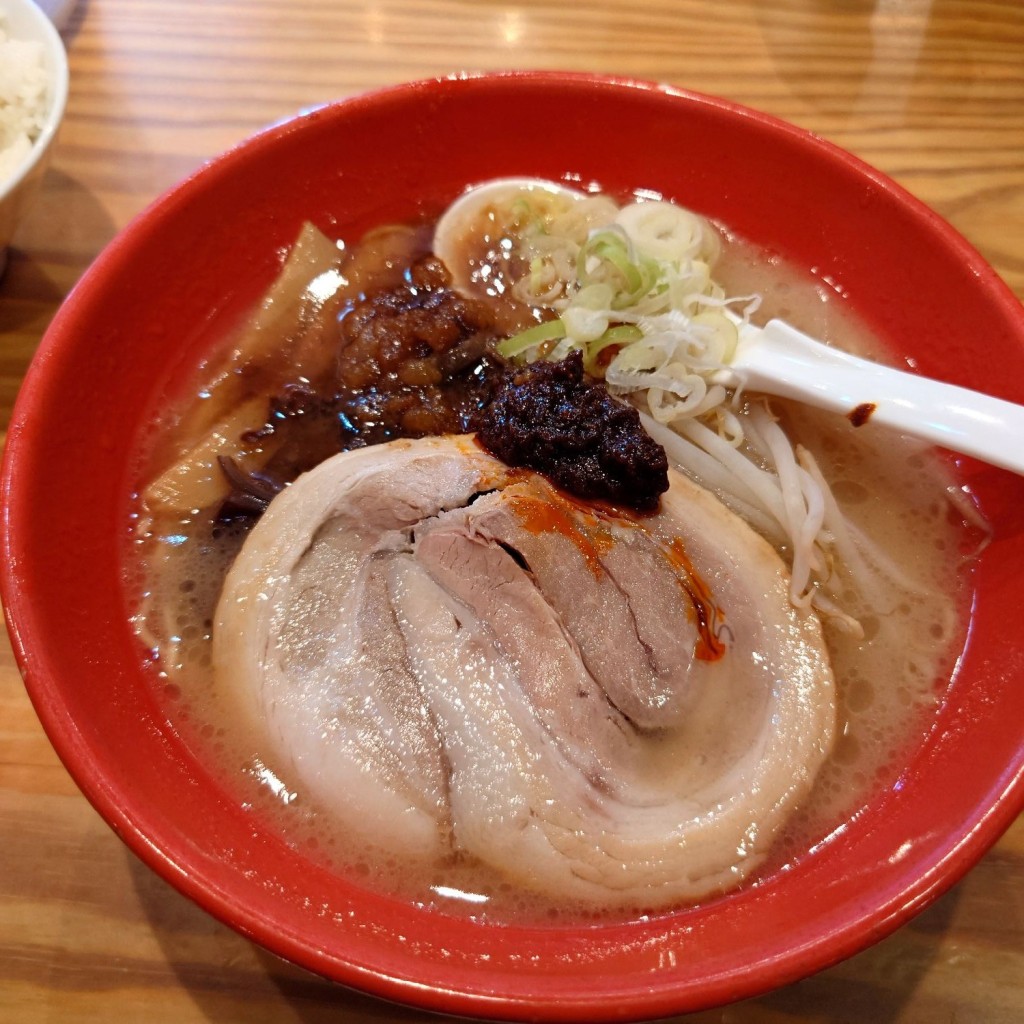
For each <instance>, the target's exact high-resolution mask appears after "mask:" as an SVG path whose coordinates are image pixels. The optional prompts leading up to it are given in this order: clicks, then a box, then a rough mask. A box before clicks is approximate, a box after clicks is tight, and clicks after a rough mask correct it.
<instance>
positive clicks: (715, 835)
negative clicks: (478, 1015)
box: [214, 437, 835, 907]
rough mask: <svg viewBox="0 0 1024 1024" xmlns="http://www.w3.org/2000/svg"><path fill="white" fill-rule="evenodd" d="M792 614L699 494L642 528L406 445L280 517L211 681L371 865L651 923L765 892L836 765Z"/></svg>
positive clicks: (299, 498) (449, 450) (809, 618)
mask: <svg viewBox="0 0 1024 1024" xmlns="http://www.w3.org/2000/svg"><path fill="white" fill-rule="evenodd" d="M787 587H788V580H787V577H786V572H785V569H784V567H783V565H782V563H781V561H780V560H779V558H778V557H777V555H776V554H775V552H774V551H773V550H772V549H771V548H770V547H769V546H768V545H767V544H766V543H765V542H764V541H763V540H762V539H761V538H760V537H758V536H757V535H756V534H754V533H753V532H752V531H751V530H750V529H749V527H747V526H746V525H745V524H744V523H742V522H741V521H740V520H739V519H738V518H736V517H735V516H734V515H732V514H731V513H730V512H729V511H728V510H727V509H725V508H724V507H723V506H722V505H721V503H720V502H718V501H717V499H715V498H714V497H713V496H712V495H710V494H709V493H708V492H706V491H704V490H702V489H701V488H699V487H697V486H695V485H694V484H692V483H690V482H689V481H688V480H686V479H684V478H683V477H681V476H678V475H674V474H673V476H672V482H671V488H670V490H669V491H668V492H667V493H666V494H665V495H664V496H663V498H662V506H661V510H660V511H659V512H658V513H657V514H656V515H653V516H646V517H634V516H631V515H627V514H621V513H620V512H618V511H616V510H613V509H609V508H600V507H596V506H590V505H586V504H582V503H579V502H577V501H575V500H573V499H570V498H568V497H566V496H565V495H562V494H560V493H559V492H556V491H555V490H554V489H553V488H552V487H551V486H550V485H549V484H548V483H547V482H546V481H545V480H544V479H543V478H542V477H540V476H537V475H535V474H532V473H530V472H524V471H521V470H510V469H508V468H507V467H505V466H504V465H502V464H501V463H500V462H497V461H496V460H494V459H492V458H490V457H489V456H488V455H486V454H485V453H483V452H482V451H481V450H480V449H479V448H478V447H477V446H476V445H475V444H474V442H473V441H472V439H471V438H468V437H449V438H430V439H425V440H422V441H397V442H394V443H391V444H387V445H381V446H376V447H372V448H366V449H360V450H357V451H354V452H348V453H344V454H342V455H338V456H335V457H334V458H332V459H329V460H328V461H327V462H325V463H323V464H322V465H320V466H319V467H317V468H316V469H315V470H313V471H312V472H310V473H308V474H306V475H305V476H303V477H300V478H299V479H298V480H297V481H296V482H295V483H294V484H293V485H292V486H291V487H289V488H288V489H287V490H286V491H284V492H283V493H282V494H281V495H279V496H278V497H277V498H275V499H274V501H273V502H272V503H271V506H270V508H269V510H268V511H267V513H266V514H265V515H264V516H263V518H262V519H261V520H260V522H259V523H258V524H257V525H256V527H255V529H254V530H253V532H252V534H251V535H250V537H249V538H248V540H247V541H246V543H245V546H244V547H243V549H242V552H241V554H240V555H239V557H238V559H237V561H236V563H235V565H234V567H233V568H232V570H231V572H230V574H229V575H228V578H227V581H226V583H225V587H224V592H223V595H222V598H221V601H220V604H219V607H218V610H217V621H216V624H215V634H214V658H215V666H216V671H217V676H218V684H219V685H220V686H221V687H223V688H225V689H227V690H229V691H230V692H231V693H232V694H233V695H234V696H235V698H236V699H237V701H238V705H239V708H240V709H241V710H242V712H243V713H244V714H245V715H247V716H248V717H249V720H250V722H251V724H252V725H253V727H254V728H255V729H256V730H257V732H258V734H259V735H262V736H263V737H264V738H265V742H266V746H267V756H266V758H265V759H266V760H268V762H270V763H273V764H274V766H275V767H276V769H277V770H278V772H279V774H281V775H282V777H283V778H285V779H286V780H287V781H288V782H289V784H290V785H291V786H293V787H294V788H296V789H298V790H300V791H301V792H304V793H305V794H306V795H307V796H308V797H310V798H311V799H313V800H314V801H315V802H316V803H317V804H318V805H319V806H320V807H322V808H324V809H325V810H326V811H327V812H329V813H331V814H333V815H336V816H337V817H338V818H339V819H340V820H341V821H343V822H346V823H348V824H349V825H350V827H351V828H353V829H358V830H361V831H362V832H363V833H364V834H366V835H367V837H368V838H372V839H373V840H374V841H375V842H377V843H379V844H383V845H384V846H385V847H388V848H390V849H392V850H394V851H396V852H398V853H401V854H403V855H406V856H409V857H411V858H422V857H440V856H443V855H445V854H448V853H451V852H452V851H458V852H460V853H462V854H463V855H466V856H470V857H474V858H477V859H479V860H480V861H483V862H484V863H486V864H488V865H489V866H491V867H492V868H493V869H494V870H495V871H496V872H498V873H499V874H500V875H502V876H505V877H507V878H510V879H513V880H515V881H516V882H517V883H518V884H520V885H522V886H524V887H526V888H528V889H531V890H535V891H539V892H542V893H548V894H551V895H553V896H557V897H567V898H576V899H582V900H587V901H592V902H595V903H603V904H606V905H609V904H611V905H614V904H620V905H624V904H632V905H642V906H648V907H653V906H659V905H665V904H667V903H671V902H678V901H684V900H693V899H699V898H701V897H703V896H705V895H707V894H709V893H712V892H716V891H720V890H722V889H724V888H727V887H729V886H731V885H734V884H736V883H737V882H738V881H739V880H741V879H742V878H743V877H745V876H746V875H747V874H748V873H749V872H750V870H751V869H752V868H753V867H754V866H756V865H757V863H758V862H759V861H760V860H761V859H762V858H763V856H764V854H765V853H766V851H767V850H768V848H769V847H770V845H771V842H772V840H773V838H774V836H775V835H776V834H777V833H778V831H779V829H780V828H781V827H782V826H783V825H784V823H785V821H786V820H787V818H788V816H789V814H790V813H791V811H792V810H793V809H794V807H795V806H796V805H797V804H798V803H799V801H800V800H801V799H802V798H803V797H804V796H805V794H806V793H807V791H808V790H809V788H810V786H811V783H812V781H813V779H814V776H815V773H816V772H817V770H818V768H819V766H820V764H821V763H822V761H823V760H824V758H825V756H826V755H827V752H828V750H829V748H830V746H831V742H832V733H833V727H834V719H835V709H834V692H833V681H832V675H831V670H830V668H829V663H828V657H827V654H826V651H825V648H824V645H823V642H822V638H821V631H820V626H819V623H818V620H817V619H816V618H815V617H814V616H813V615H812V614H807V613H804V612H801V611H799V610H797V609H794V608H793V607H792V605H791V604H790V602H789V600H788V590H787Z"/></svg>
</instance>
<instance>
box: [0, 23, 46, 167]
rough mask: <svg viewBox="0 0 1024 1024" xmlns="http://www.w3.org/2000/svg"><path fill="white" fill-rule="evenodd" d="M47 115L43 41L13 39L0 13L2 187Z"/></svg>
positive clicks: (0, 164) (30, 144) (25, 152)
mask: <svg viewBox="0 0 1024 1024" xmlns="http://www.w3.org/2000/svg"><path fill="white" fill-rule="evenodd" d="M45 117H46V67H45V65H44V63H43V47H42V44H41V43H34V42H27V41H25V40H21V39H11V38H10V37H9V36H8V34H7V31H6V29H5V26H4V24H3V15H2V14H0V186H2V185H3V183H4V181H6V180H7V178H9V177H10V176H11V175H12V174H13V173H14V169H15V168H16V167H17V166H18V164H20V163H21V161H22V160H23V159H24V158H25V156H26V154H27V153H28V152H29V150H30V149H31V148H32V143H33V142H34V141H35V139H36V138H37V136H38V135H39V132H40V131H41V130H42V127H43V121H44V119H45Z"/></svg>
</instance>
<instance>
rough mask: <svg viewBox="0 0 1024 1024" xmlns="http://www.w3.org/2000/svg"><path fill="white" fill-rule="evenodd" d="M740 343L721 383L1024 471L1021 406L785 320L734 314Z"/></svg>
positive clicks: (1022, 410) (1022, 412)
mask: <svg viewBox="0 0 1024 1024" xmlns="http://www.w3.org/2000/svg"><path fill="white" fill-rule="evenodd" d="M736 323H737V327H738V329H739V344H738V345H737V348H736V353H735V355H734V356H733V358H732V360H731V362H730V364H729V369H727V370H723V371H722V373H721V375H720V378H719V383H722V384H726V385H729V386H733V387H735V386H741V387H743V388H745V389H748V390H750V391H762V392H765V393H766V394H769V395H778V396H779V397H781V398H793V399H796V400H798V401H800V402H806V403H807V404H808V405H814V406H818V407H820V408H822V409H828V410H830V411H832V412H838V413H842V414H843V415H845V416H846V417H847V418H849V420H850V421H851V422H852V423H853V424H854V425H855V426H860V425H861V424H863V423H866V422H868V421H869V420H870V421H871V422H872V423H880V424H882V425H884V426H887V427H892V428H893V429H895V430H898V431H900V432H901V433H904V434H911V435H912V436H914V437H919V438H921V439H922V440H925V441H930V442H932V443H933V444H937V445H941V446H942V447H943V448H949V449H951V450H952V451H955V452H962V453H963V454H964V455H973V456H974V457H975V458H978V459H982V460H983V461H985V462H988V463H991V464H992V465H993V466H999V467H1000V468H1002V469H1009V470H1012V471H1013V472H1014V473H1022V474H1024V406H1021V405H1016V404H1014V403H1013V402H1005V401H1003V400H1002V399H1000V398H993V397H991V396H990V395H983V394H981V393H980V392H978V391H970V390H968V389H967V388H961V387H956V386H955V385H953V384H943V383H941V382H939V381H936V380H931V379H929V378H927V377H919V376H917V375H916V374H913V373H906V372H904V371H902V370H894V369H892V368H891V367H888V366H882V365H880V364H879V363H873V362H871V361H870V360H868V359H860V358H859V357H857V356H851V355H850V354H849V353H847V352H843V351H841V350H840V349H837V348H833V347H831V346H829V345H826V344H824V343H823V342H820V341H817V340H816V339H814V338H812V337H810V336H809V335H806V334H804V333H803V332H802V331H798V330H797V329H796V328H795V327H793V326H791V325H790V324H787V323H786V322H785V321H784V320H769V321H768V323H766V324H765V325H764V327H756V326H755V325H754V324H750V323H743V322H741V321H740V320H739V318H736Z"/></svg>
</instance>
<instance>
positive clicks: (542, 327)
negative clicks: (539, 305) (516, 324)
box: [498, 320, 565, 359]
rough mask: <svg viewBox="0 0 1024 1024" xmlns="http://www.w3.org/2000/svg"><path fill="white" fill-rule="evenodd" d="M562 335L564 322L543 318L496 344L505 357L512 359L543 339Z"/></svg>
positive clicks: (552, 338) (553, 339) (558, 338)
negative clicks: (540, 322)
mask: <svg viewBox="0 0 1024 1024" xmlns="http://www.w3.org/2000/svg"><path fill="white" fill-rule="evenodd" d="M564 337H565V324H563V323H562V321H561V320H545V321H544V323H542V324H534V326H533V327H527V328H526V330H525V331H520V332H519V333H518V334H513V335H512V337H511V338H506V339H505V340H504V341H503V342H501V343H500V344H499V345H498V351H499V352H500V353H501V355H503V356H504V357H505V358H506V359H514V358H515V357H516V356H518V355H522V354H523V353H524V352H525V351H526V350H527V349H530V348H533V346H534V345H540V344H542V343H543V342H545V341H558V340H560V339H561V338H564Z"/></svg>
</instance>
